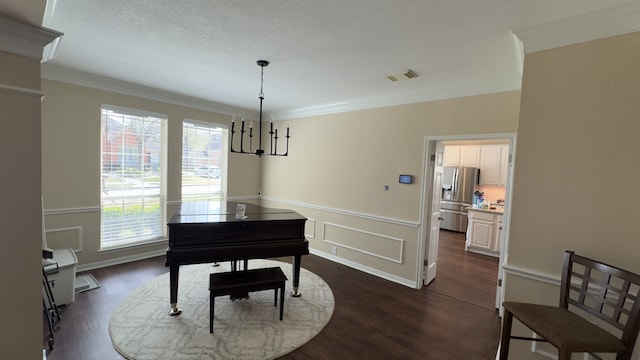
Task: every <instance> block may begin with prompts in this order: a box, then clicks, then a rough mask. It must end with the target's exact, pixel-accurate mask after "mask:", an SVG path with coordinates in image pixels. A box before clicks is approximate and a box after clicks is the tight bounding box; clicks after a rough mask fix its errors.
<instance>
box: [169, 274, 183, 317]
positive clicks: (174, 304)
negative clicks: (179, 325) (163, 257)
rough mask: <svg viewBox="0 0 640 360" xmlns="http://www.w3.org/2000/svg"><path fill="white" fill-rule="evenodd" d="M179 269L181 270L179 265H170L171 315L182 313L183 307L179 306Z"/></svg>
mask: <svg viewBox="0 0 640 360" xmlns="http://www.w3.org/2000/svg"><path fill="white" fill-rule="evenodd" d="M179 270H180V266H179V265H171V266H169V289H170V298H171V311H169V316H177V315H180V314H181V313H182V309H180V308H179V307H178V274H179Z"/></svg>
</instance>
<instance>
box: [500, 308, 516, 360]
mask: <svg viewBox="0 0 640 360" xmlns="http://www.w3.org/2000/svg"><path fill="white" fill-rule="evenodd" d="M512 323H513V314H511V312H510V311H509V310H507V309H504V317H503V318H502V336H501V337H500V358H499V359H500V360H507V358H508V357H509V340H510V339H511V324H512Z"/></svg>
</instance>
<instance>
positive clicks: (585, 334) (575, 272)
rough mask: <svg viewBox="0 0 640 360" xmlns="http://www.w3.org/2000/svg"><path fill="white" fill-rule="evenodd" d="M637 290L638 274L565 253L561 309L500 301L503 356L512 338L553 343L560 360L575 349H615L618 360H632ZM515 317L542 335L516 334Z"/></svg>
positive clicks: (638, 325)
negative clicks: (609, 328)
mask: <svg viewBox="0 0 640 360" xmlns="http://www.w3.org/2000/svg"><path fill="white" fill-rule="evenodd" d="M639 291H640V276H639V275H637V274H634V273H631V272H629V271H626V270H622V269H619V268H616V267H614V266H611V265H607V264H604V263H601V262H598V261H595V260H592V259H588V258H585V257H582V256H578V255H576V254H575V253H574V252H573V251H566V252H565V254H564V264H563V268H562V282H561V290H560V306H559V307H554V306H545V305H536V304H528V303H520V302H505V303H503V304H502V305H503V306H504V310H505V311H504V317H503V324H502V338H501V342H500V360H506V359H507V356H508V355H509V341H510V339H519V340H531V341H545V342H549V343H550V344H551V345H553V346H555V347H556V348H557V349H558V359H559V360H569V359H570V358H571V354H572V353H589V354H591V355H592V356H593V357H595V358H597V359H600V357H598V356H597V355H595V354H596V353H616V354H617V357H616V359H617V360H628V359H631V355H632V353H633V347H634V345H635V342H636V339H637V337H638V331H639V330H640V299H638V296H640V294H639ZM569 305H571V311H570V310H569ZM576 309H580V310H581V311H583V312H584V313H587V314H589V315H591V316H592V317H593V318H597V319H599V320H602V321H604V322H605V323H607V324H609V325H611V326H612V331H611V332H610V331H607V330H604V329H603V328H601V327H599V326H597V325H595V324H594V323H592V322H590V321H588V320H587V319H585V318H584V317H582V316H579V315H577V314H576V313H575V312H573V311H575V310H576ZM513 317H515V318H516V319H518V320H519V321H520V322H522V323H523V324H524V325H526V326H527V327H528V328H529V329H531V330H532V331H533V332H535V333H536V334H537V335H538V336H539V338H526V337H521V336H512V335H511V324H512V321H513ZM614 333H620V334H619V335H614Z"/></svg>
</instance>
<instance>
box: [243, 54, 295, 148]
mask: <svg viewBox="0 0 640 360" xmlns="http://www.w3.org/2000/svg"><path fill="white" fill-rule="evenodd" d="M257 63H258V66H260V94H259V95H258V98H259V99H260V119H259V127H258V148H257V149H256V150H255V151H253V148H252V139H253V121H251V122H250V123H249V151H245V150H244V133H245V132H247V131H246V130H245V129H244V123H245V119H244V114H242V118H241V120H242V123H241V124H240V150H235V149H234V148H233V138H234V134H235V133H236V130H235V126H236V116H235V115H233V116H232V117H231V152H232V153H240V154H251V155H258V157H260V156H262V155H273V156H287V155H289V138H290V136H289V127H288V126H287V136H285V137H286V139H287V147H286V149H285V151H284V153H282V154H278V126H277V125H275V126H274V124H273V120H270V121H269V137H270V143H271V144H270V148H269V152H268V153H265V152H264V149H263V148H262V101H263V100H264V93H263V92H262V86H263V84H264V68H265V67H266V66H267V65H269V62H268V61H267V60H258V61H257Z"/></svg>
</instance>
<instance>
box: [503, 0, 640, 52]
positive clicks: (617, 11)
mask: <svg viewBox="0 0 640 360" xmlns="http://www.w3.org/2000/svg"><path fill="white" fill-rule="evenodd" d="M636 31H640V2H638V1H632V2H629V3H626V4H623V5H619V6H614V7H610V8H606V9H602V10H599V11H594V12H590V13H585V14H582V15H578V16H574V17H570V18H566V19H561V20H558V21H555V22H550V23H547V24H542V25H539V26H533V27H529V28H524V29H520V30H516V31H514V34H515V35H516V36H517V37H518V38H519V39H520V40H521V41H522V43H523V45H524V52H525V54H528V53H532V52H537V51H542V50H548V49H553V48H558V47H562V46H567V45H573V44H578V43H582V42H586V41H591V40H597V39H603V38H607V37H611V36H616V35H623V34H628V33H632V32H636Z"/></svg>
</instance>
